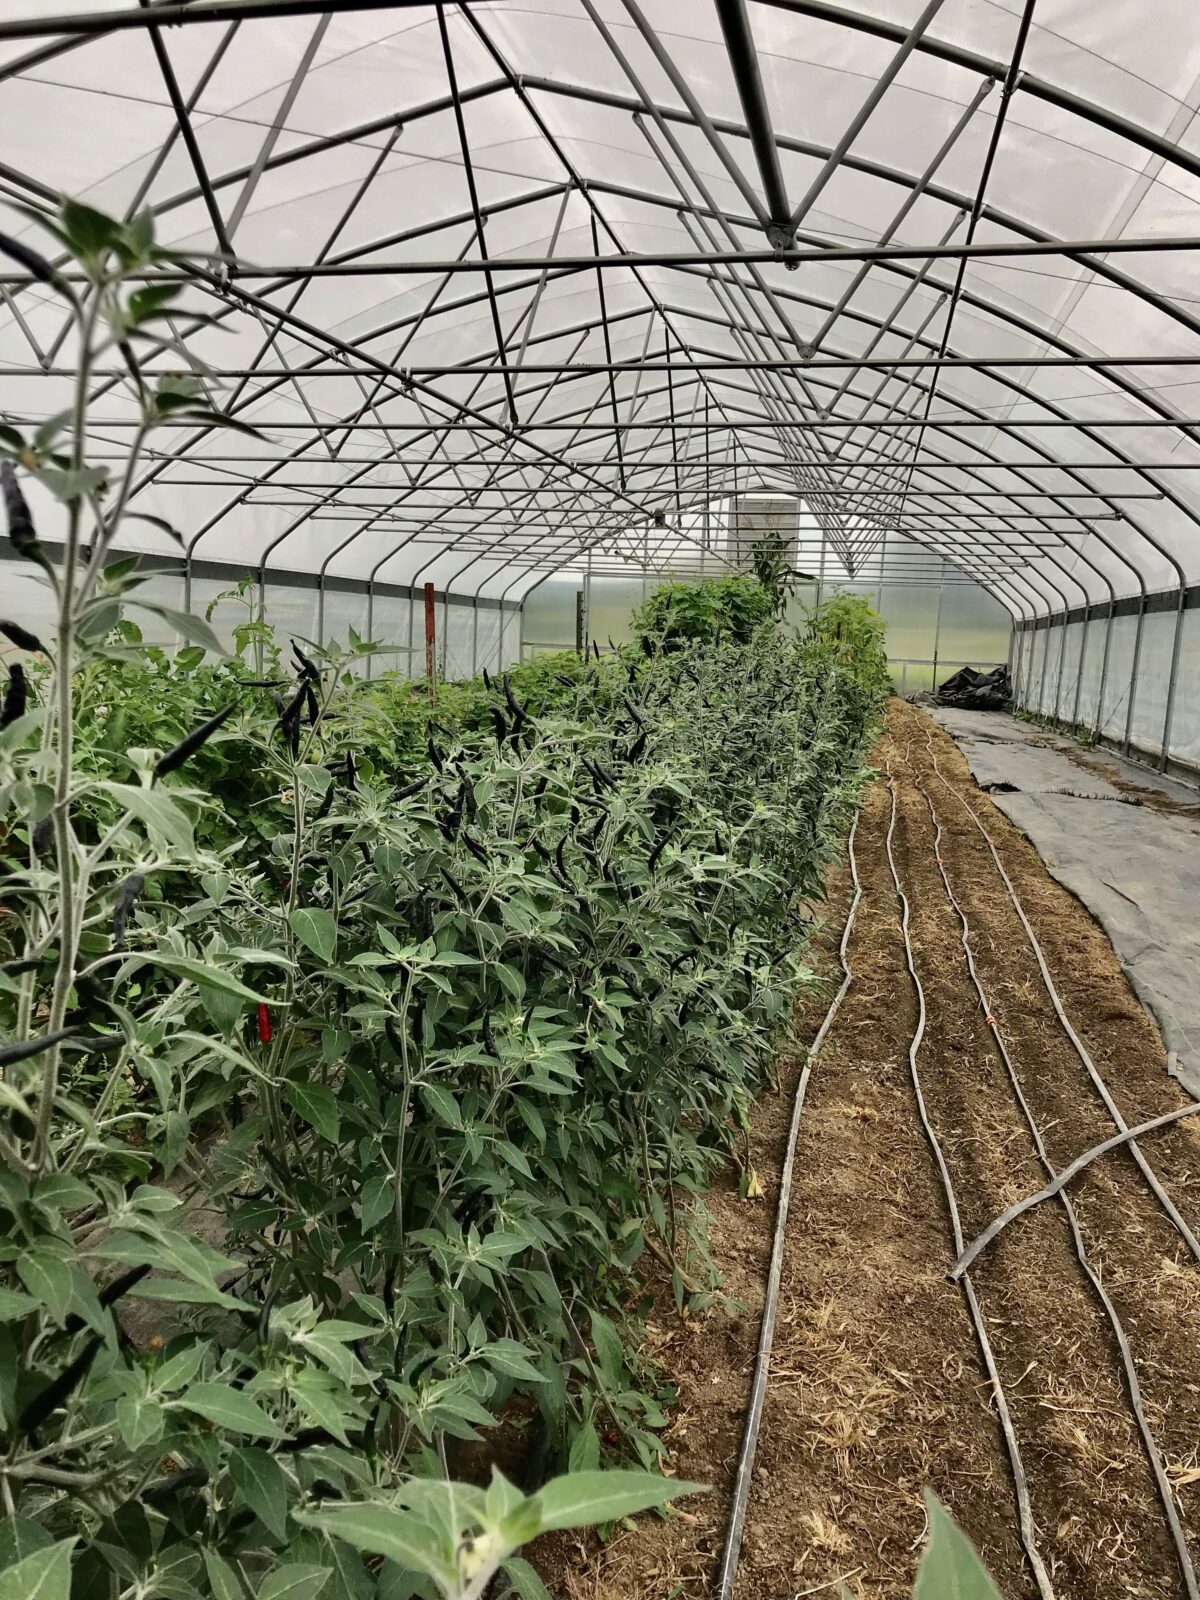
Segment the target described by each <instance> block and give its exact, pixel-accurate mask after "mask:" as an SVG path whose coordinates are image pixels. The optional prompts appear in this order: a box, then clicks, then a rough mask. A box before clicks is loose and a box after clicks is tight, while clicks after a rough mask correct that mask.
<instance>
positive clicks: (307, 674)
mask: <svg viewBox="0 0 1200 1600" xmlns="http://www.w3.org/2000/svg"><path fill="white" fill-rule="evenodd" d="M292 654H293V655H294V656H295V658H296V662H297V670H298V671H299V673H300V676H301V677H302V678H306V679H307V680H308V682H309V683H319V682H320V681H321V674H320V672H319V671H318V670H317V665H316V663H315V662H314V661H310V660H309V658H308V657H307V656H306V655H305V654H304V651H303V650H301V648H300V646H299V645H298V644H297V643H296V641H295V640H294V639H293V640H292Z"/></svg>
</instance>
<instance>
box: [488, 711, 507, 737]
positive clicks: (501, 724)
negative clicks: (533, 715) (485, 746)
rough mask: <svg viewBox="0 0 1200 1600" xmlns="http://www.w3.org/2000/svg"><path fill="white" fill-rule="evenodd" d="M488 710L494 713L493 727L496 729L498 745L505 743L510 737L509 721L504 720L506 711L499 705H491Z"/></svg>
mask: <svg viewBox="0 0 1200 1600" xmlns="http://www.w3.org/2000/svg"><path fill="white" fill-rule="evenodd" d="M488 710H489V711H490V712H491V713H492V727H493V728H494V729H495V731H496V744H497V745H498V746H499V745H503V743H504V741H505V739H507V737H508V723H507V722H506V721H505V720H504V713H503V711H501V709H500V707H499V706H489V707H488Z"/></svg>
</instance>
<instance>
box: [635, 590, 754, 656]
mask: <svg viewBox="0 0 1200 1600" xmlns="http://www.w3.org/2000/svg"><path fill="white" fill-rule="evenodd" d="M773 615H774V598H773V596H772V593H771V591H770V589H768V588H766V587H765V586H764V585H763V584H761V583H760V582H759V581H758V579H757V578H742V577H732V578H710V579H707V580H706V581H704V582H702V583H664V584H661V585H660V586H659V588H657V589H656V590H655V591H654V593H653V594H652V595H650V596H649V597H648V599H647V600H646V601H645V603H644V604H643V605H642V606H641V607H640V608H639V609H638V610H637V611H636V612H635V613H634V617H633V623H632V631H633V636H634V638H635V639H639V640H640V639H645V640H646V641H647V643H649V644H652V645H654V646H656V647H658V648H661V649H664V650H675V649H678V648H679V647H680V646H681V645H683V644H685V643H695V642H696V641H700V640H710V639H716V638H718V637H724V638H727V639H733V640H735V641H737V642H738V643H740V644H744V643H746V642H747V640H749V639H750V637H751V635H752V634H753V633H754V632H755V630H756V629H757V628H760V627H762V625H763V624H764V623H766V622H770V621H771V620H772V617H773Z"/></svg>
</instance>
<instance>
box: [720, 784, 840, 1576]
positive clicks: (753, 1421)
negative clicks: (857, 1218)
mask: <svg viewBox="0 0 1200 1600" xmlns="http://www.w3.org/2000/svg"><path fill="white" fill-rule="evenodd" d="M857 832H858V813H857V812H856V813H855V816H854V821H853V823H852V824H851V827H850V837H849V840H848V844H847V849H848V852H849V857H850V878H851V882H852V883H853V885H854V894H853V897H852V898H851V901H850V909H849V911H848V912H847V914H846V926H845V927H844V928H843V930H842V937H841V942H840V943H839V945H838V960H839V962H840V963H841V968H842V982H841V987H840V988H839V989H838V992H837V993H836V994H835V995H834V997H833V1000H832V1001H831V1003H830V1006H829V1009H828V1011H826V1013H825V1016H824V1018H823V1020H822V1022H821V1026H820V1027H819V1028H818V1029H817V1036H816V1038H815V1039H814V1040H813V1042H812V1044H811V1045H810V1046H809V1048H808V1056H807V1058H806V1060H805V1063H804V1070H803V1071H802V1072H801V1074H800V1081H799V1082H798V1083H797V1085H796V1098H795V1100H794V1102H793V1105H792V1120H791V1126H790V1127H789V1129H788V1141H787V1150H786V1152H785V1154H784V1158H783V1170H782V1172H781V1174H780V1179H779V1207H778V1210H777V1212H776V1216H775V1238H774V1241H773V1243H772V1246H771V1267H770V1271H769V1273H768V1276H767V1294H766V1302H765V1304H764V1306H763V1318H762V1326H761V1328H760V1329H759V1335H758V1353H757V1355H756V1356H755V1361H754V1377H753V1380H752V1382H751V1385H750V1404H749V1407H748V1408H747V1411H746V1426H745V1430H744V1432H743V1435H742V1450H741V1455H740V1456H739V1457H738V1466H737V1477H736V1479H735V1480H734V1486H733V1505H732V1507H731V1509H730V1513H729V1527H728V1529H727V1531H726V1534H725V1548H724V1550H723V1551H722V1553H721V1565H720V1569H719V1571H718V1574H717V1600H732V1596H733V1586H734V1583H735V1582H736V1581H737V1569H738V1560H739V1558H740V1556H741V1551H742V1530H743V1528H744V1527H745V1523H746V1509H747V1506H748V1505H749V1501H750V1484H751V1479H752V1477H753V1474H754V1457H755V1452H756V1451H757V1448H758V1430H759V1427H760V1426H761V1423H762V1414H763V1406H764V1404H765V1402H766V1395H767V1379H768V1377H769V1376H770V1370H771V1346H772V1343H773V1341H774V1337H775V1310H776V1306H777V1304H778V1300H779V1282H780V1278H781V1276H782V1272H783V1253H784V1248H785V1235H786V1233H787V1220H788V1208H789V1206H790V1204H791V1198H792V1168H793V1166H794V1164H795V1159H796V1140H797V1137H798V1136H799V1132H800V1117H801V1114H802V1112H803V1110H804V1096H805V1094H806V1092H807V1090H808V1079H809V1075H810V1073H811V1071H812V1065H813V1062H814V1061H815V1060H816V1058H817V1056H818V1054H819V1053H820V1050H821V1048H822V1046H823V1045H824V1043H825V1040H826V1038H827V1037H828V1034H829V1030H830V1028H831V1027H832V1026H833V1019H834V1018H835V1017H836V1016H837V1014H838V1012H839V1010H840V1009H841V1005H842V1001H843V1000H844V999H845V998H846V993H847V991H848V990H849V988H850V985H851V983H852V982H853V977H854V975H853V973H852V972H851V970H850V965H849V963H848V961H847V960H846V951H847V949H848V947H849V944H850V934H851V931H852V929H853V927H854V918H855V914H856V913H857V911H858V903H859V901H860V900H861V899H862V892H863V891H862V883H861V882H860V880H859V876H858V861H857V859H856V858H855V854H854V837H855V834H856V833H857Z"/></svg>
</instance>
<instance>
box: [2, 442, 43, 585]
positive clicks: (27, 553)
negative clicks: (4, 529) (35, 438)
mask: <svg viewBox="0 0 1200 1600" xmlns="http://www.w3.org/2000/svg"><path fill="white" fill-rule="evenodd" d="M0 491H2V492H3V496H4V512H5V515H6V517H7V518H8V537H9V538H10V539H11V540H12V547H13V549H14V550H15V551H16V552H17V554H18V555H19V556H24V557H25V559H26V560H27V561H36V562H37V563H38V565H39V566H40V567H44V568H45V569H46V571H47V572H48V571H50V561H49V558H48V557H47V555H46V552H45V551H44V550H43V549H42V545H41V541H40V540H39V539H38V536H37V530H36V529H35V528H34V526H33V518H32V517H31V516H30V514H29V507H28V505H27V504H26V503H25V496H24V495H23V494H22V493H21V486H20V484H19V483H18V482H17V475H16V473H15V472H14V471H13V469H12V465H11V463H10V462H8V461H4V462H0Z"/></svg>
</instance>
